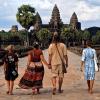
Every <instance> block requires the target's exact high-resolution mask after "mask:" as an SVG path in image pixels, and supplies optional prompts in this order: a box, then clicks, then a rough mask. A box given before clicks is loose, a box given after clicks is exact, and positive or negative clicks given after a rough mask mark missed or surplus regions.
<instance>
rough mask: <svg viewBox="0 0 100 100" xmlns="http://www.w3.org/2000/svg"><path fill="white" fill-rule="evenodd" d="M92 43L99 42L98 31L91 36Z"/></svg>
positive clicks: (99, 33) (99, 32) (99, 34)
mask: <svg viewBox="0 0 100 100" xmlns="http://www.w3.org/2000/svg"><path fill="white" fill-rule="evenodd" d="M92 42H93V44H100V31H97V33H96V35H95V36H93V37H92Z"/></svg>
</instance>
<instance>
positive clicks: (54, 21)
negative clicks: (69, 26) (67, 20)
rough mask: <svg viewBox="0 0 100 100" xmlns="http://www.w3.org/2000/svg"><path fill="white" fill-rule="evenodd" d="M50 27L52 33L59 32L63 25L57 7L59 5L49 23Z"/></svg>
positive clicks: (55, 7) (54, 9)
mask: <svg viewBox="0 0 100 100" xmlns="http://www.w3.org/2000/svg"><path fill="white" fill-rule="evenodd" d="M49 25H50V30H51V31H52V32H54V31H59V30H60V28H61V25H62V21H61V19H60V12H59V9H58V7H57V5H56V4H55V6H54V8H53V11H52V16H51V19H50V22H49Z"/></svg>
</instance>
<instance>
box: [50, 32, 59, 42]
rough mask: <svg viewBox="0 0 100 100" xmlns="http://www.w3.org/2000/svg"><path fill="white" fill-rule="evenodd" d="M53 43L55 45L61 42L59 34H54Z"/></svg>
mask: <svg viewBox="0 0 100 100" xmlns="http://www.w3.org/2000/svg"><path fill="white" fill-rule="evenodd" d="M52 42H53V43H57V42H60V37H59V35H58V33H57V32H54V35H53V38H52Z"/></svg>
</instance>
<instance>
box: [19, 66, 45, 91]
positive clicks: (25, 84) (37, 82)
mask: <svg viewBox="0 0 100 100" xmlns="http://www.w3.org/2000/svg"><path fill="white" fill-rule="evenodd" d="M43 76H44V67H43V66H39V67H38V66H36V67H28V68H27V69H26V71H25V73H24V75H23V77H22V78H21V80H20V82H19V86H20V87H21V88H23V89H30V88H31V89H36V88H42V87H43V84H42V81H43Z"/></svg>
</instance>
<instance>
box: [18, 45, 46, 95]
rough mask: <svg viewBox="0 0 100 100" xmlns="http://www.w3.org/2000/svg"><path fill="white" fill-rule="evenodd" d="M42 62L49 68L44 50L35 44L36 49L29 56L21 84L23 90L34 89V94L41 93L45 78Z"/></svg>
mask: <svg viewBox="0 0 100 100" xmlns="http://www.w3.org/2000/svg"><path fill="white" fill-rule="evenodd" d="M42 62H43V63H44V64H46V65H47V66H48V63H47V62H46V60H45V59H44V56H43V53H42V50H40V49H39V45H38V43H35V44H34V49H33V50H32V51H31V52H30V53H29V55H28V63H27V70H26V71H25V74H24V76H23V77H22V78H21V80H20V82H19V86H20V87H21V88H23V89H30V88H32V90H33V94H34V93H35V92H37V94H39V93H40V92H39V89H40V88H42V87H43V85H42V81H43V76H44V67H43V64H42Z"/></svg>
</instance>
